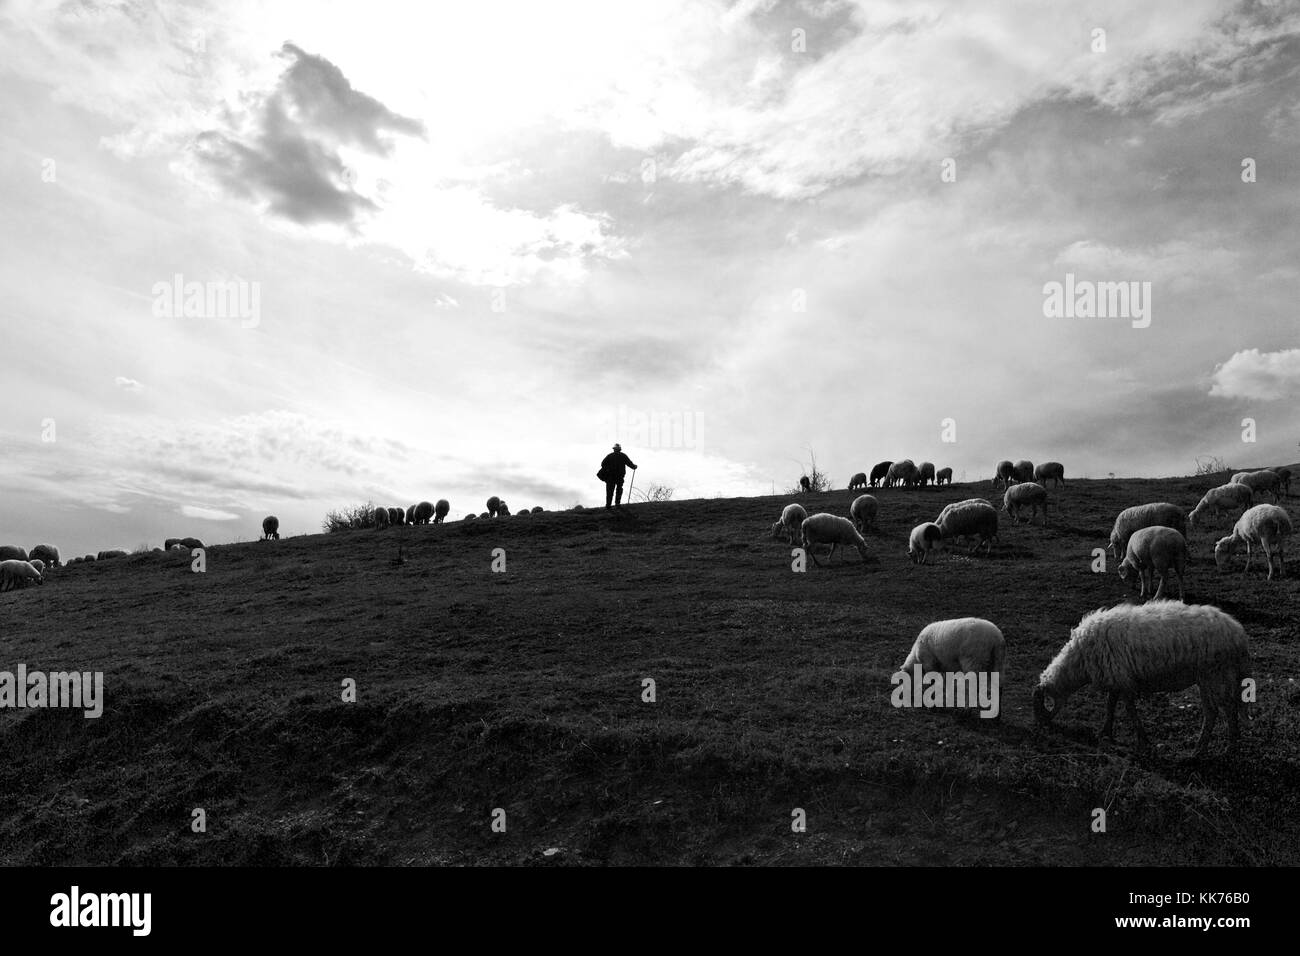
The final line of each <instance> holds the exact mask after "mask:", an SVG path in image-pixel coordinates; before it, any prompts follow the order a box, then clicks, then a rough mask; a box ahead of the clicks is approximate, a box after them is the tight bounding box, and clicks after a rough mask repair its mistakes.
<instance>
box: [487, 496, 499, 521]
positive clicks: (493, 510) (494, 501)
mask: <svg viewBox="0 0 1300 956" xmlns="http://www.w3.org/2000/svg"><path fill="white" fill-rule="evenodd" d="M500 504H501V499H500V498H498V497H497V496H496V495H493V496H492V497H491V498H489V499H488V500H487V513H488V514H489V515H491V516H492V517H493V518H495V517H496V516H497V507H498V506H499V505H500Z"/></svg>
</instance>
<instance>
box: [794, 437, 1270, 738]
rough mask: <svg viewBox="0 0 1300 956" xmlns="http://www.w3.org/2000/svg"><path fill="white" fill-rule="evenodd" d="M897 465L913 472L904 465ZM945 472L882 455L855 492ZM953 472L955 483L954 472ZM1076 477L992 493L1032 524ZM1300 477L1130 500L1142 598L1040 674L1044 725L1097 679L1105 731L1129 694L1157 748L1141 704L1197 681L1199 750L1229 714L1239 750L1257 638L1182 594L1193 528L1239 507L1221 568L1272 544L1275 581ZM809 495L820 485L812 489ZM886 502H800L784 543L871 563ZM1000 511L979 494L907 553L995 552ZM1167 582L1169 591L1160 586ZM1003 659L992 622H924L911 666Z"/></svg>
mask: <svg viewBox="0 0 1300 956" xmlns="http://www.w3.org/2000/svg"><path fill="white" fill-rule="evenodd" d="M899 466H902V467H901V468H900V467H899ZM943 472H948V473H949V475H951V471H950V469H946V468H945V469H943V470H942V471H940V472H938V473H937V474H936V473H935V471H934V466H933V465H931V464H930V463H929V462H923V463H922V464H921V465H920V467H917V466H916V465H914V464H913V463H912V462H911V461H903V462H897V463H895V462H881V463H880V464H878V465H877V466H876V467H875V468H873V469H872V472H871V476H870V478H869V479H868V477H867V476H866V475H865V474H864V473H862V472H859V473H858V474H856V475H854V476H853V478H852V480H851V481H850V482H849V489H850V490H857V489H858V488H862V487H867V486H868V484H869V486H870V487H873V488H874V487H876V485H877V482H878V481H883V483H884V487H891V486H892V485H894V484H899V483H901V484H903V485H905V486H918V487H919V486H924V485H925V484H927V483H928V482H929V481H934V483H935V484H938V483H940V482H939V480H938V475H942V474H943ZM949 480H951V479H950V478H949ZM1048 482H1055V483H1056V485H1057V486H1058V487H1064V485H1065V469H1064V468H1063V467H1062V465H1061V464H1060V463H1059V462H1047V463H1044V464H1042V465H1039V466H1038V467H1036V468H1035V467H1034V465H1033V463H1032V462H1029V461H1023V460H1022V461H1017V462H1014V463H1013V462H1011V461H1000V462H998V464H997V468H996V469H995V474H994V478H993V484H994V487H998V486H999V485H1000V486H1001V487H1002V488H1003V489H1004V494H1003V499H1002V508H1001V511H1002V512H1004V513H1006V514H1008V515H1009V516H1010V517H1011V520H1012V523H1013V524H1014V523H1017V522H1018V521H1019V520H1020V515H1021V511H1022V509H1024V508H1027V507H1032V509H1033V512H1032V513H1031V515H1030V517H1029V519H1028V520H1031V521H1032V519H1033V517H1034V516H1036V515H1037V512H1038V510H1039V509H1040V508H1041V509H1042V511H1043V523H1044V525H1045V524H1046V521H1047V517H1046V516H1047V498H1048V495H1047V484H1048ZM1290 482H1291V472H1290V470H1289V469H1287V468H1274V469H1268V470H1262V471H1254V472H1240V473H1238V474H1235V475H1233V476H1232V478H1231V480H1230V481H1228V482H1227V483H1226V484H1224V485H1222V486H1220V487H1217V488H1212V489H1210V490H1209V491H1208V492H1206V494H1205V495H1204V497H1203V498H1202V499H1201V500H1200V502H1199V503H1198V504H1197V505H1196V507H1195V508H1193V509H1192V511H1191V512H1190V514H1187V513H1184V511H1183V509H1182V508H1180V507H1178V506H1177V505H1174V504H1170V503H1169V502H1152V503H1148V504H1141V505H1135V506H1134V507H1131V508H1126V509H1124V510H1123V511H1122V512H1120V514H1119V515H1118V516H1117V517H1116V519H1115V524H1114V526H1113V528H1112V530H1111V533H1110V541H1109V546H1108V550H1109V551H1110V553H1111V554H1112V555H1113V556H1114V557H1116V558H1120V557H1121V556H1122V560H1121V561H1120V565H1119V574H1120V577H1121V579H1122V580H1123V581H1124V582H1125V583H1131V582H1133V581H1136V582H1137V584H1138V587H1139V597H1140V598H1147V596H1148V593H1149V592H1150V599H1149V601H1148V603H1144V604H1123V605H1119V606H1117V607H1112V608H1109V609H1101V610H1096V611H1092V612H1091V613H1089V614H1086V615H1084V617H1083V619H1082V620H1081V621H1080V622H1079V624H1078V626H1076V627H1075V628H1074V629H1073V630H1072V631H1071V633H1070V639H1069V640H1068V641H1067V642H1066V644H1065V646H1064V647H1062V649H1061V651H1060V653H1058V654H1057V655H1056V657H1055V658H1054V659H1053V660H1052V662H1051V663H1050V664H1049V665H1048V666H1047V668H1046V669H1045V670H1044V671H1043V672H1042V674H1041V675H1040V677H1039V681H1038V685H1037V687H1036V688H1035V691H1034V698H1033V701H1034V714H1035V717H1036V719H1037V720H1038V721H1039V722H1041V723H1048V722H1050V721H1051V720H1052V719H1053V718H1054V717H1055V716H1056V714H1057V713H1058V711H1059V709H1060V707H1061V704H1063V703H1064V701H1065V699H1066V698H1067V697H1068V696H1069V695H1070V694H1072V693H1073V692H1074V691H1076V690H1078V689H1080V688H1082V687H1084V686H1086V685H1089V684H1091V685H1093V686H1094V687H1096V688H1097V689H1098V690H1100V691H1102V692H1104V693H1106V694H1107V707H1106V722H1105V724H1104V725H1103V727H1102V732H1101V736H1102V737H1109V736H1111V733H1112V731H1113V727H1114V720H1115V708H1116V706H1117V704H1118V703H1119V702H1120V701H1121V700H1122V701H1123V702H1124V703H1125V706H1126V708H1127V710H1128V714H1129V719H1130V720H1131V722H1132V723H1133V725H1134V728H1135V731H1136V734H1137V737H1138V742H1139V745H1140V746H1142V747H1144V748H1145V747H1147V746H1149V741H1148V740H1147V737H1146V733H1145V731H1144V729H1143V727H1142V723H1141V721H1140V719H1139V717H1138V713H1137V708H1136V698H1137V697H1139V696H1145V695H1149V694H1153V693H1159V692H1175V691H1180V690H1184V689H1186V688H1188V687H1191V686H1192V685H1196V686H1197V687H1199V689H1200V692H1201V711H1202V723H1201V733H1200V737H1199V739H1198V741H1197V745H1196V755H1197V756H1201V755H1203V754H1204V753H1205V751H1206V748H1207V747H1208V743H1209V739H1210V734H1211V732H1212V731H1213V729H1214V726H1215V723H1216V722H1217V720H1218V715H1219V714H1220V713H1221V712H1222V713H1223V714H1224V715H1225V716H1226V717H1227V720H1228V734H1229V742H1228V748H1229V752H1232V751H1233V750H1234V749H1235V747H1236V744H1237V739H1238V736H1239V731H1240V718H1241V716H1242V715H1243V714H1244V713H1245V702H1246V701H1248V700H1253V693H1252V691H1251V690H1250V689H1249V688H1252V687H1253V685H1252V684H1251V659H1250V652H1249V650H1248V648H1247V643H1246V633H1245V630H1244V629H1243V628H1242V626H1241V624H1240V623H1238V622H1237V621H1236V620H1235V619H1233V618H1232V617H1231V616H1230V615H1228V614H1226V613H1224V612H1223V611H1221V610H1219V609H1218V608H1216V607H1212V606H1209V605H1186V604H1184V603H1182V600H1183V575H1184V573H1185V570H1186V566H1187V560H1188V556H1189V554H1190V551H1191V547H1190V545H1189V543H1188V538H1187V535H1188V532H1189V531H1190V530H1194V529H1195V528H1197V527H1198V526H1203V525H1204V524H1205V523H1206V522H1208V521H1209V520H1210V519H1211V518H1217V517H1221V516H1222V515H1224V514H1231V513H1234V512H1236V511H1237V509H1240V512H1241V513H1240V515H1239V517H1238V518H1237V521H1236V524H1235V525H1234V526H1233V529H1232V533H1231V534H1229V535H1227V536H1226V537H1223V538H1220V539H1219V540H1218V541H1217V542H1216V543H1215V546H1214V558H1215V563H1216V565H1217V566H1218V567H1219V568H1220V569H1221V570H1222V569H1224V568H1225V567H1226V566H1227V563H1228V561H1229V559H1230V558H1231V556H1232V555H1233V554H1234V552H1236V551H1237V550H1238V549H1239V548H1241V547H1242V546H1244V547H1245V548H1246V564H1245V567H1244V568H1243V573H1245V571H1247V570H1249V568H1250V565H1251V561H1252V559H1253V557H1254V552H1255V550H1256V549H1258V550H1259V551H1260V552H1262V554H1263V556H1264V559H1265V562H1266V563H1267V565H1268V579H1269V580H1270V581H1271V580H1272V579H1273V569H1274V559H1275V558H1276V562H1277V572H1278V576H1279V577H1281V576H1282V575H1283V574H1284V571H1285V568H1284V547H1285V543H1286V539H1287V538H1288V537H1289V536H1290V535H1291V519H1290V516H1289V515H1288V514H1287V512H1286V509H1285V508H1283V507H1281V505H1280V502H1281V499H1282V496H1283V495H1288V496H1289V494H1290ZM804 488H805V490H807V488H808V486H807V485H806V484H804ZM1266 495H1272V497H1273V503H1272V504H1269V503H1264V502H1261V503H1259V504H1256V503H1255V499H1256V497H1263V496H1266ZM879 511H880V503H879V501H878V500H877V499H876V497H875V496H874V495H869V494H864V495H860V496H858V497H857V498H855V499H854V500H853V503H852V504H851V505H850V506H849V517H847V518H845V517H841V516H839V515H832V514H827V513H820V514H814V515H809V514H808V513H807V512H806V511H805V509H804V507H803V506H802V505H800V504H797V503H792V504H788V505H786V506H785V508H784V509H783V510H782V512H781V517H780V519H778V520H777V521H776V523H775V524H773V525H772V529H771V534H772V537H774V538H782V537H784V538H785V539H786V540H787V541H788V542H789V543H790V544H791V545H793V544H794V543H795V541H796V540H798V541H799V542H800V543H801V545H802V546H803V548H804V551H805V552H806V553H807V554H808V555H809V556H811V557H812V559H813V562H814V563H815V564H817V565H818V566H821V562H820V561H818V560H817V554H816V549H817V548H818V547H820V546H824V545H830V553H829V555H828V556H827V557H828V560H829V559H830V557H833V556H834V554H835V550H836V548H838V547H839V546H851V547H853V548H855V549H856V550H857V551H858V553H859V554H860V555H861V556H862V559H863V561H864V562H865V561H866V560H867V544H866V539H865V538H864V537H863V534H864V533H866V532H870V531H872V530H874V529H875V526H876V520H877V517H878V515H879ZM998 514H999V509H997V508H995V507H994V506H993V504H992V503H991V502H990V501H988V500H987V499H984V498H969V499H967V500H965V501H959V502H956V503H954V504H950V505H948V506H947V507H946V508H944V509H943V511H942V512H940V514H939V516H938V517H937V518H936V519H935V520H934V521H932V522H924V523H922V524H919V525H917V526H916V527H915V528H913V529H912V532H911V534H910V535H909V537H908V545H907V550H908V555H909V557H910V558H911V560H912V562H913V563H920V564H928V563H929V562H930V557H931V555H932V554H933V553H934V551H935V549H936V548H938V547H939V546H940V545H941V544H942V542H944V541H946V540H956V539H958V538H966V539H971V538H976V539H978V540H977V542H976V544H975V546H974V547H973V548H972V553H974V552H976V551H978V550H979V548H980V547H984V548H985V550H986V552H991V550H992V546H993V544H994V542H996V541H997V540H998ZM1171 574H1172V575H1174V576H1176V577H1177V581H1178V600H1177V601H1172V600H1165V599H1164V597H1165V593H1164V592H1165V583H1166V578H1167V577H1169V576H1170V575H1171ZM1157 578H1158V579H1159V586H1158V587H1153V586H1154V585H1155V581H1156V579H1157ZM1004 657H1005V641H1004V639H1003V636H1002V632H1001V631H1000V630H999V629H998V627H997V626H996V625H995V624H993V623H992V622H991V621H986V620H983V619H981V618H959V619H953V620H945V621H935V622H933V623H931V624H929V625H927V626H926V627H925V628H924V629H922V631H921V633H920V635H918V637H917V639H916V642H915V644H914V645H913V647H912V650H911V652H910V653H909V654H908V657H907V659H906V660H905V661H904V664H903V668H902V669H903V670H904V671H905V672H910V671H911V670H912V669H913V667H919V668H921V670H922V671H937V672H944V673H971V672H975V673H981V672H982V673H987V674H992V673H997V674H999V677H1000V674H1001V669H1002V663H1003V660H1004Z"/></svg>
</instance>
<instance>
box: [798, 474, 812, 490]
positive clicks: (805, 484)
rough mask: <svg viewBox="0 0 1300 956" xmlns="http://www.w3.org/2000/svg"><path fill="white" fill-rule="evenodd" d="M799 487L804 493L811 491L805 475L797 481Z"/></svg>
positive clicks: (810, 483) (809, 482)
mask: <svg viewBox="0 0 1300 956" xmlns="http://www.w3.org/2000/svg"><path fill="white" fill-rule="evenodd" d="M799 487H800V488H802V489H803V490H804V491H812V482H811V481H809V480H808V476H807V475H804V476H802V477H801V478H800V479H799Z"/></svg>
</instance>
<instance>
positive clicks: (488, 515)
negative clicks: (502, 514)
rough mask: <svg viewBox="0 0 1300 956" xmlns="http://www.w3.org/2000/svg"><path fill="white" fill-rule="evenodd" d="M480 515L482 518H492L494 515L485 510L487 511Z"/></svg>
mask: <svg viewBox="0 0 1300 956" xmlns="http://www.w3.org/2000/svg"><path fill="white" fill-rule="evenodd" d="M479 517H480V518H491V517H493V516H492V515H490V514H488V513H487V512H486V511H485V512H483V513H482V514H481V515H479Z"/></svg>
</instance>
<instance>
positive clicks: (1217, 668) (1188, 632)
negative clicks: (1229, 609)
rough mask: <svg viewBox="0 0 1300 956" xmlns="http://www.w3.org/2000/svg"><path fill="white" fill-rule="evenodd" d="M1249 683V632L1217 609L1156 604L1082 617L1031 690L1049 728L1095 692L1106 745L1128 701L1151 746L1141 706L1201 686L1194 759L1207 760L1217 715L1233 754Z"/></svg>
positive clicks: (1139, 731) (1141, 734)
mask: <svg viewBox="0 0 1300 956" xmlns="http://www.w3.org/2000/svg"><path fill="white" fill-rule="evenodd" d="M1250 676H1251V661H1250V651H1249V650H1248V648H1247V646H1246V632H1245V631H1244V630H1243V629H1242V626H1241V625H1240V624H1238V623H1237V622H1236V621H1235V620H1234V619H1233V618H1232V617H1231V616H1229V615H1227V614H1225V613H1223V612H1222V611H1220V610H1219V609H1218V608H1217V607H1210V606H1209V605H1204V604H1180V603H1178V602H1176V601H1152V602H1151V603H1149V604H1121V605H1119V606H1118V607H1113V608H1109V609H1105V608H1103V609H1100V610H1096V611H1092V612H1090V613H1088V614H1086V615H1084V617H1083V620H1081V621H1080V622H1079V624H1078V625H1077V626H1076V627H1075V628H1074V630H1072V631H1071V632H1070V639H1069V640H1068V641H1067V642H1066V644H1065V646H1064V647H1062V648H1061V650H1060V652H1059V653H1058V654H1057V655H1056V657H1055V658H1054V659H1053V660H1052V662H1051V663H1050V664H1048V665H1047V669H1046V670H1044V671H1043V673H1042V675H1041V676H1040V677H1039V679H1038V687H1037V688H1036V689H1035V690H1034V716H1035V717H1036V719H1037V720H1038V722H1039V723H1042V724H1046V723H1048V722H1050V721H1051V720H1052V718H1054V717H1055V716H1056V715H1057V714H1058V713H1059V712H1060V709H1061V705H1062V704H1064V703H1065V700H1066V698H1068V697H1069V696H1070V694H1072V693H1074V692H1075V691H1076V690H1078V689H1079V688H1081V687H1084V686H1086V685H1088V684H1092V685H1094V686H1095V687H1096V688H1097V689H1098V690H1100V691H1102V692H1103V693H1105V694H1107V695H1108V697H1107V700H1106V723H1105V724H1104V725H1103V726H1102V728H1101V736H1102V737H1103V738H1105V737H1109V736H1111V734H1112V732H1113V730H1114V725H1115V705H1116V704H1117V703H1118V702H1119V701H1120V700H1123V701H1124V704H1125V706H1126V707H1127V709H1128V715H1129V720H1130V721H1131V722H1132V723H1133V726H1134V728H1135V730H1136V731H1137V737H1138V742H1139V744H1140V745H1141V746H1142V747H1144V748H1145V747H1147V746H1148V745H1149V742H1148V740H1147V735H1146V731H1145V729H1144V728H1143V727H1142V721H1141V719H1140V718H1139V717H1138V712H1137V703H1136V701H1137V698H1138V697H1140V696H1145V695H1149V694H1156V693H1175V692H1177V691H1180V690H1184V689H1186V688H1188V687H1191V686H1192V685H1193V684H1195V685H1197V687H1199V688H1200V691H1201V715H1202V716H1201V736H1200V738H1199V739H1198V740H1197V742H1196V755H1197V756H1198V757H1199V756H1201V755H1202V754H1204V753H1205V750H1206V747H1207V745H1208V744H1209V741H1210V732H1211V731H1212V730H1213V729H1214V724H1215V722H1216V721H1217V720H1218V716H1219V711H1221V710H1222V711H1224V712H1225V713H1226V714H1227V715H1228V750H1229V752H1232V751H1233V750H1235V749H1236V745H1237V737H1238V733H1239V724H1238V720H1239V717H1240V715H1241V714H1242V713H1243V712H1244V710H1245V707H1244V705H1243V704H1242V701H1241V684H1242V681H1243V680H1245V679H1246V678H1248V677H1250Z"/></svg>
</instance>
